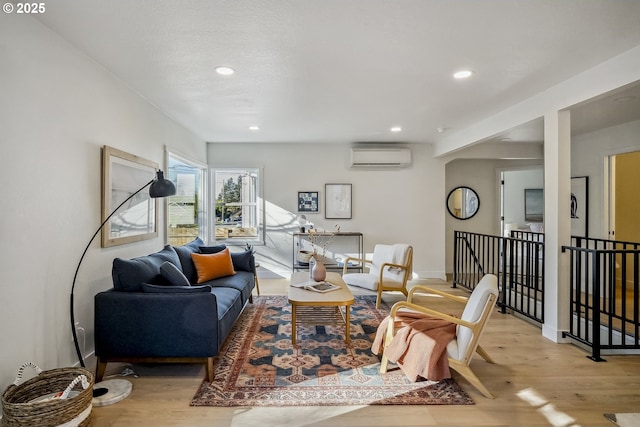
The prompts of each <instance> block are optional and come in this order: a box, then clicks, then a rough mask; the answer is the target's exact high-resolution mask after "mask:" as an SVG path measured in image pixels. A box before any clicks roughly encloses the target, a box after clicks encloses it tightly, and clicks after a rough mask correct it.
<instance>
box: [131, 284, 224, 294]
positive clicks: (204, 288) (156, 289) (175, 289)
mask: <svg viewBox="0 0 640 427" xmlns="http://www.w3.org/2000/svg"><path fill="white" fill-rule="evenodd" d="M142 291H143V292H146V293H150V294H196V293H210V292H211V286H209V285H198V286H160V285H151V284H149V283H143V284H142Z"/></svg>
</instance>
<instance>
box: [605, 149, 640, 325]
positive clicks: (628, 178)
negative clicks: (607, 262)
mask: <svg viewBox="0 0 640 427" xmlns="http://www.w3.org/2000/svg"><path fill="white" fill-rule="evenodd" d="M608 178H609V230H608V233H609V239H611V240H615V241H616V242H632V243H640V222H639V221H638V212H639V211H640V198H639V197H638V190H637V189H638V183H639V182H640V151H635V152H629V153H622V154H615V155H612V156H610V157H609V174H608ZM618 247H619V248H620V249H630V250H631V249H635V248H637V246H635V247H634V245H624V244H623V243H621V244H620V245H619V246H618ZM623 256H624V255H617V257H616V268H615V269H616V271H615V275H616V290H615V295H614V296H613V298H615V299H616V302H615V307H622V301H621V300H622V299H624V300H626V306H627V307H634V293H633V290H634V287H635V284H634V277H635V273H636V272H635V271H634V262H633V259H632V258H633V256H632V255H627V259H623V258H622V257H623ZM636 310H637V307H636ZM616 311H617V310H616ZM617 314H620V313H617Z"/></svg>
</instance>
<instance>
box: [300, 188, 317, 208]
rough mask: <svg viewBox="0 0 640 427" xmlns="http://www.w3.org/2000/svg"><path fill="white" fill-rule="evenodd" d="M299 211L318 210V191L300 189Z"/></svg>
mask: <svg viewBox="0 0 640 427" xmlns="http://www.w3.org/2000/svg"><path fill="white" fill-rule="evenodd" d="M298 212H318V192H317V191H298Z"/></svg>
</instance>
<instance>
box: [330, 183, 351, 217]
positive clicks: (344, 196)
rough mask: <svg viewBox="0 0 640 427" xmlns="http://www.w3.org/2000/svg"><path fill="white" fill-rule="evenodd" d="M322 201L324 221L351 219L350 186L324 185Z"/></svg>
mask: <svg viewBox="0 0 640 427" xmlns="http://www.w3.org/2000/svg"><path fill="white" fill-rule="evenodd" d="M324 200H325V202H324V217H325V218H326V219H351V184H325V185H324Z"/></svg>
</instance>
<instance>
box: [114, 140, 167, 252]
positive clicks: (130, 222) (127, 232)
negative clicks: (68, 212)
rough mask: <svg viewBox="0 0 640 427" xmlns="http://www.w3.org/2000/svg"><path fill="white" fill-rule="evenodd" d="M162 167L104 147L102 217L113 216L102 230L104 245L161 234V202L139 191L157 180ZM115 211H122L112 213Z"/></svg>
mask: <svg viewBox="0 0 640 427" xmlns="http://www.w3.org/2000/svg"><path fill="white" fill-rule="evenodd" d="M158 169H159V167H158V164H157V163H154V162H152V161H150V160H146V159H143V158H141V157H138V156H135V155H133V154H129V153H126V152H124V151H120V150H117V149H115V148H112V147H108V146H105V147H104V148H103V150H102V171H103V177H102V218H103V219H105V218H107V216H110V219H109V220H108V221H107V222H106V223H105V225H104V228H103V229H102V247H103V248H106V247H110V246H115V245H123V244H126V243H132V242H139V241H141V240H147V239H154V238H156V237H158V228H157V222H158V221H157V219H158V204H157V203H156V201H155V200H153V196H151V197H149V194H144V193H142V194H140V193H139V192H137V191H136V189H138V188H140V187H141V186H142V185H144V184H145V183H146V182H148V181H149V180H153V177H154V176H155V175H156V171H157V170H158ZM118 205H120V206H118ZM116 206H118V208H116ZM115 211H118V214H117V215H114V216H112V213H113V212H115ZM110 214H111V215H110Z"/></svg>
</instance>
